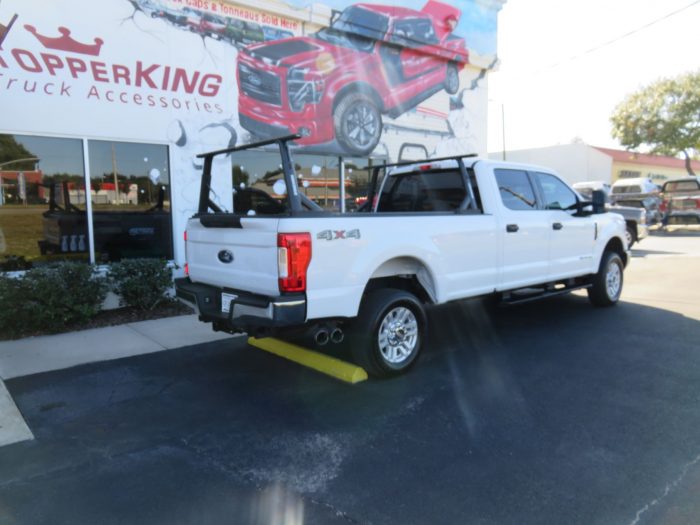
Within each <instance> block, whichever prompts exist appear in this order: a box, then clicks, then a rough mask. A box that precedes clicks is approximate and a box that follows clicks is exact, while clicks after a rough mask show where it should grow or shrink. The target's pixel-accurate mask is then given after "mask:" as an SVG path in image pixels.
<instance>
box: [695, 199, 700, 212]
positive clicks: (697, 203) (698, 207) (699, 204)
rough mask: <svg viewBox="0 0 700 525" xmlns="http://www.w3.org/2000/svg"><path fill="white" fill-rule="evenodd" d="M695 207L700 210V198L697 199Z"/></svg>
mask: <svg viewBox="0 0 700 525" xmlns="http://www.w3.org/2000/svg"><path fill="white" fill-rule="evenodd" d="M695 207H696V208H697V209H698V210H700V199H695Z"/></svg>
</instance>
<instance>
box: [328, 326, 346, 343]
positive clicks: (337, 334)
mask: <svg viewBox="0 0 700 525" xmlns="http://www.w3.org/2000/svg"><path fill="white" fill-rule="evenodd" d="M343 339H345V334H344V333H343V331H342V330H341V329H340V328H335V329H333V331H332V332H331V341H333V342H334V343H335V344H338V343H342V342H343Z"/></svg>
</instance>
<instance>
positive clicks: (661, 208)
mask: <svg viewBox="0 0 700 525" xmlns="http://www.w3.org/2000/svg"><path fill="white" fill-rule="evenodd" d="M659 211H661V212H662V213H666V201H661V204H659Z"/></svg>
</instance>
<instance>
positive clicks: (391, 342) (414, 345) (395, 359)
mask: <svg viewBox="0 0 700 525" xmlns="http://www.w3.org/2000/svg"><path fill="white" fill-rule="evenodd" d="M426 328H427V319H426V315H425V310H424V309H423V305H422V304H421V302H420V301H419V300H418V299H417V298H416V296H415V295H413V294H411V293H409V292H405V291H403V290H396V289H391V288H388V289H384V290H376V291H374V292H370V294H368V295H367V297H365V299H364V300H363V302H362V305H361V307H360V314H359V315H358V317H357V319H356V320H355V322H354V323H353V326H352V328H351V331H350V334H349V335H350V337H349V342H350V345H351V348H352V353H353V356H354V357H355V360H356V361H357V363H358V364H359V365H360V366H362V367H363V368H364V369H365V370H366V371H367V372H368V373H369V374H371V375H373V376H378V377H387V376H394V375H398V374H401V373H403V372H405V371H406V370H408V369H409V368H410V367H411V365H413V363H415V361H416V359H417V358H418V354H419V353H420V350H421V347H422V345H423V340H424V339H425V335H426Z"/></svg>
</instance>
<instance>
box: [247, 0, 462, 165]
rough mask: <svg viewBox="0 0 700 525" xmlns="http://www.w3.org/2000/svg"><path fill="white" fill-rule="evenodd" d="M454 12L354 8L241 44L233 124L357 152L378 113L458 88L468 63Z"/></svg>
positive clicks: (373, 132) (378, 124) (374, 139)
mask: <svg viewBox="0 0 700 525" xmlns="http://www.w3.org/2000/svg"><path fill="white" fill-rule="evenodd" d="M460 14H461V12H460V11H459V9H457V8H456V7H454V6H450V5H448V4H444V3H441V2H437V1H435V0H429V1H428V2H427V3H426V4H425V6H424V7H423V9H421V10H420V11H417V10H415V9H409V8H406V7H396V6H395V5H391V6H381V5H374V4H356V5H353V6H350V7H348V8H347V9H345V10H344V11H343V12H342V13H341V14H340V16H339V17H338V18H336V19H335V20H334V21H333V22H332V24H331V26H330V27H327V28H324V29H321V30H320V31H318V32H317V33H314V34H312V35H309V36H303V37H295V38H287V39H283V40H279V41H276V42H271V43H264V44H258V45H252V46H248V47H245V48H244V49H242V50H241V52H240V53H239V55H238V68H237V79H238V86H239V95H238V112H239V121H240V123H241V126H243V127H244V128H245V129H247V130H248V131H249V132H250V133H252V134H253V135H255V136H259V137H275V136H279V135H281V134H285V133H299V134H301V135H303V137H302V139H301V140H300V141H299V143H300V144H302V145H318V144H330V143H332V142H333V141H334V140H337V142H338V144H339V146H340V147H341V148H342V150H343V151H345V152H347V153H350V154H352V155H360V156H361V155H366V154H368V153H370V152H371V151H372V150H374V148H375V147H376V146H377V144H378V142H379V139H380V136H381V133H382V115H383V114H387V115H389V116H391V117H392V118H395V117H397V116H399V115H401V114H402V113H404V112H406V111H408V110H410V109H412V108H414V107H415V106H417V105H418V104H419V103H420V102H422V101H423V100H425V99H427V98H428V97H430V96H432V95H433V94H435V93H437V92H438V91H440V90H442V89H444V90H445V91H447V93H449V94H453V95H454V94H455V93H457V91H458V90H459V72H460V71H461V70H462V69H463V68H464V66H465V64H466V63H467V62H468V60H469V56H468V52H467V49H466V44H465V42H464V39H463V38H459V37H457V36H455V35H453V34H452V31H453V29H454V28H455V27H456V26H457V23H458V21H459V17H460Z"/></svg>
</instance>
